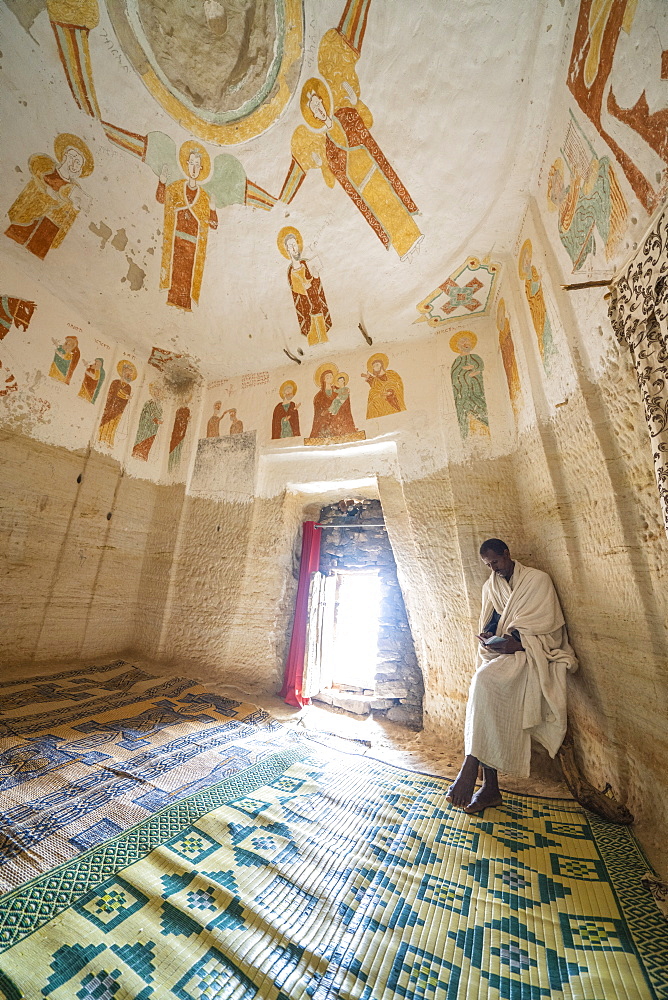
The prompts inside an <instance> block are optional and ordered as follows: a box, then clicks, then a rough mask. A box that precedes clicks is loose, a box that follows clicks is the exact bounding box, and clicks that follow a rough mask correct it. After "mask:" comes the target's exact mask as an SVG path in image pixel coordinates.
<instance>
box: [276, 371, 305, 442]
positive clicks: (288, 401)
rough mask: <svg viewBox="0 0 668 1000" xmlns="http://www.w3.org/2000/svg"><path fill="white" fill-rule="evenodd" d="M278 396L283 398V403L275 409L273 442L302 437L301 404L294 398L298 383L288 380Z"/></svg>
mask: <svg viewBox="0 0 668 1000" xmlns="http://www.w3.org/2000/svg"><path fill="white" fill-rule="evenodd" d="M278 394H279V396H280V397H281V402H280V403H277V404H276V406H275V407H274V412H273V414H272V418H271V438H272V441H279V440H281V439H282V438H296V437H300V436H301V431H300V429H299V407H300V406H301V403H295V401H294V397H295V396H296V395H297V383H296V382H293V381H292V379H288V380H287V381H286V382H283V384H282V385H281V387H280V389H279V390H278Z"/></svg>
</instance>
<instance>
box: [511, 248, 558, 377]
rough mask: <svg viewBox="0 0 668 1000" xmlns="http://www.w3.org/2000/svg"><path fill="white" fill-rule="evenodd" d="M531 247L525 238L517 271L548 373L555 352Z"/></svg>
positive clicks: (541, 286)
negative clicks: (522, 284)
mask: <svg viewBox="0 0 668 1000" xmlns="http://www.w3.org/2000/svg"><path fill="white" fill-rule="evenodd" d="M532 254H533V248H532V246H531V240H525V241H524V243H523V244H522V249H521V250H520V256H519V259H518V264H517V268H518V272H519V276H520V278H523V279H524V294H525V295H526V300H527V302H528V303H529V311H530V312H531V322H532V323H533V328H534V331H535V333H536V339H537V340H538V350H539V351H540V356H541V360H542V362H543V367H544V368H545V371H546V372H547V373H548V374H549V373H550V370H551V359H552V357H553V355H554V354H555V353H556V348H555V346H554V340H553V339H552V326H551V324H550V317H549V316H548V315H547V307H546V305H545V298H544V296H543V283H542V281H541V279H540V274H539V273H538V270H537V269H536V268H535V267H534V265H533V263H532V259H531V258H532Z"/></svg>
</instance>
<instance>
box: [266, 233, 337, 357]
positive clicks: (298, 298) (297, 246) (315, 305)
mask: <svg viewBox="0 0 668 1000" xmlns="http://www.w3.org/2000/svg"><path fill="white" fill-rule="evenodd" d="M277 243H278V249H279V250H280V251H281V253H282V254H283V256H284V257H286V258H287V259H288V260H289V261H290V266H289V267H288V283H289V285H290V291H291V292H292V298H293V300H294V303H295V309H296V310H297V319H298V320H299V329H300V330H301V333H302V336H304V337H306V340H307V343H308V344H309V346H313V344H325V343H327V340H328V337H327V331H328V330H329V329H330V328H331V326H332V320H331V318H330V315H329V309H328V308H327V300H326V299H325V293H324V291H323V287H322V281H321V280H320V277H319V275H317V274H316V273H315V269H314V268H313V265H311V267H309V266H308V264H307V262H306V261H305V260H304V259H303V258H302V250H303V247H304V241H303V240H302V236H301V233H300V232H299V230H298V229H295V228H294V227H293V226H284V228H283V229H281V231H280V233H279V234H278V240H277Z"/></svg>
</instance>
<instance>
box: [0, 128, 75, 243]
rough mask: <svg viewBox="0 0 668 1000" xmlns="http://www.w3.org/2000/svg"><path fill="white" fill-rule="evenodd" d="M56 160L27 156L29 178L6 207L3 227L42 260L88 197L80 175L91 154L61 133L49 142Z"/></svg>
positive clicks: (39, 155) (72, 221) (40, 155)
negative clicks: (7, 215)
mask: <svg viewBox="0 0 668 1000" xmlns="http://www.w3.org/2000/svg"><path fill="white" fill-rule="evenodd" d="M53 149H54V153H55V157H56V159H55V160H54V159H52V157H50V156H47V155H45V154H42V153H37V154H36V155H35V156H31V157H30V161H29V167H30V174H31V178H30V180H29V181H28V183H27V184H26V186H25V188H24V189H23V191H22V192H21V194H20V195H19V196H18V198H17V199H16V200H15V202H14V203H13V205H12V206H11V207H10V209H9V212H8V214H9V218H10V222H11V225H10V226H9V227H8V229H6V230H5V236H9V238H10V239H11V240H14V242H15V243H19V244H20V245H21V246H24V247H25V248H26V249H27V250H29V251H30V253H32V254H34V255H35V257H39V258H40V260H44V258H45V257H46V255H47V253H48V252H49V250H51V249H55V248H56V247H58V246H60V244H61V243H62V242H63V240H64V239H65V237H66V235H67V233H68V232H69V231H70V229H71V228H72V225H73V224H74V221H75V219H76V217H77V215H78V214H79V212H80V211H81V209H82V208H83V207H87V205H88V203H89V199H88V196H87V195H86V194H85V193H84V192H83V191H82V189H81V187H80V186H79V178H80V177H88V175H89V174H91V173H92V172H93V166H94V161H93V156H92V153H91V151H90V150H89V148H88V146H87V145H86V143H85V142H84V141H83V140H82V139H80V138H79V137H78V136H76V135H71V134H70V133H69V132H63V133H61V135H59V136H57V137H56V140H55V142H54V144H53Z"/></svg>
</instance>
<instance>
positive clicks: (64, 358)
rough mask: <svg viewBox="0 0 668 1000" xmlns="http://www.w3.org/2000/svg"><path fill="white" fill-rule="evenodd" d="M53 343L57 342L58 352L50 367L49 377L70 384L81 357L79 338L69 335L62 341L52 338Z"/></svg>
mask: <svg viewBox="0 0 668 1000" xmlns="http://www.w3.org/2000/svg"><path fill="white" fill-rule="evenodd" d="M52 343H53V344H55V347H56V353H55V354H54V356H53V361H52V362H51V367H50V368H49V377H50V378H55V379H56V381H57V382H64V383H65V385H69V384H70V382H71V381H72V376H73V375H74V371H75V369H76V367H77V365H78V364H79V358H80V357H81V351H80V350H79V339H78V337H73V336H69V337H65V340H64V341H63V342H62V343H61V342H60V341H59V340H52Z"/></svg>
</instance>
